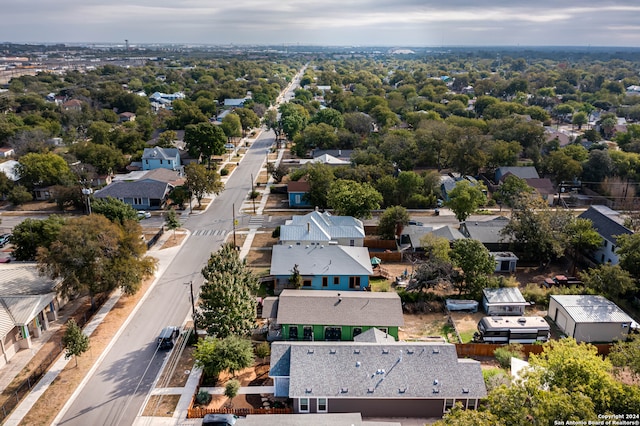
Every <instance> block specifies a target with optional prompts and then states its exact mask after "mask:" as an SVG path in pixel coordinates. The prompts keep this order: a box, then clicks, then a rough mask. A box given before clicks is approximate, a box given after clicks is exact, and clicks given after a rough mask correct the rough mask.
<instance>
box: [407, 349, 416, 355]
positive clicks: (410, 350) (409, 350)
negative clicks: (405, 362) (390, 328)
mask: <svg viewBox="0 0 640 426" xmlns="http://www.w3.org/2000/svg"><path fill="white" fill-rule="evenodd" d="M414 352H415V351H414V350H413V349H407V353H408V354H409V355H411V354H413V353H414Z"/></svg>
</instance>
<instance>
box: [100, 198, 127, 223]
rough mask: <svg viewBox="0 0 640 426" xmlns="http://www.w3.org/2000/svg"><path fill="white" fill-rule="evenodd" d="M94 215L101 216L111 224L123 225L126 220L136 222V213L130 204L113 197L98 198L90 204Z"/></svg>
mask: <svg viewBox="0 0 640 426" xmlns="http://www.w3.org/2000/svg"><path fill="white" fill-rule="evenodd" d="M91 210H92V211H93V213H94V214H101V215H103V216H104V217H106V218H107V219H109V220H110V221H111V222H114V223H118V224H120V225H123V224H124V222H125V221H126V220H138V212H137V211H136V209H134V208H133V207H131V205H130V204H127V203H125V202H124V201H120V200H118V199H116V198H113V197H107V198H98V199H96V200H94V201H93V202H92V203H91Z"/></svg>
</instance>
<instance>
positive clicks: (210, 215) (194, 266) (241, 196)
mask: <svg viewBox="0 0 640 426" xmlns="http://www.w3.org/2000/svg"><path fill="white" fill-rule="evenodd" d="M274 142H275V135H274V134H273V133H272V132H263V133H262V134H261V135H260V137H259V138H258V139H257V140H256V141H255V142H254V143H253V145H252V146H251V148H250V149H249V150H248V151H247V153H246V155H245V156H244V157H243V159H242V160H241V162H240V166H239V167H237V168H236V169H235V171H234V172H233V173H232V175H231V176H230V178H229V180H228V181H227V184H226V187H225V190H224V191H223V192H222V194H220V195H219V196H218V197H216V199H215V202H214V203H213V204H212V205H211V206H210V207H209V209H208V210H207V211H206V212H205V213H204V214H201V215H193V216H190V217H189V218H188V219H187V220H186V222H185V223H184V224H183V226H184V227H185V228H187V229H189V230H190V231H191V236H190V237H189V238H188V240H187V241H186V242H185V244H184V245H183V246H182V248H181V249H180V251H179V252H178V254H177V255H176V257H175V258H174V260H173V261H172V263H171V264H170V265H169V267H168V268H167V270H166V272H165V273H164V274H163V275H162V277H161V278H160V280H159V281H158V282H157V284H156V285H155V286H154V287H153V289H151V290H150V291H149V292H148V294H147V295H146V296H145V299H144V300H143V301H142V302H141V305H140V307H139V310H138V311H137V312H136V313H135V315H134V316H133V317H132V320H131V321H130V322H129V323H128V324H127V325H126V326H125V328H124V329H123V330H121V331H122V332H121V334H120V336H119V337H118V338H117V339H116V341H115V342H114V344H113V346H112V347H111V349H110V350H109V352H108V353H107V354H106V356H105V358H104V360H103V361H102V363H101V364H100V365H99V367H98V369H97V370H96V372H95V373H94V374H93V375H92V376H91V377H90V378H89V380H88V382H87V383H86V385H85V386H84V388H83V389H82V391H81V392H80V396H79V397H78V398H77V399H76V400H75V401H74V402H73V403H72V404H71V405H70V407H69V409H68V410H67V411H66V412H65V413H64V414H63V416H62V419H61V421H60V422H59V423H58V424H60V425H65V426H71V425H83V426H84V425H98V424H99V425H113V426H120V425H130V424H132V423H133V421H134V419H135V417H136V415H137V414H138V412H139V410H140V409H141V407H142V404H143V402H144V399H145V396H146V395H147V393H148V392H149V390H150V388H151V385H152V384H153V380H154V379H155V377H156V376H157V374H158V373H159V371H160V368H161V366H162V363H163V360H164V357H165V356H166V353H164V352H157V351H156V344H155V339H156V337H157V335H158V333H159V332H160V330H162V328H163V327H165V326H168V325H179V324H182V323H183V321H184V319H185V318H186V317H187V316H188V315H189V312H190V309H191V303H190V299H189V285H188V284H187V283H189V282H190V281H192V282H193V285H194V291H196V292H197V291H198V289H199V287H200V285H201V284H202V280H203V279H202V275H201V274H200V270H201V269H202V267H203V266H204V265H205V264H206V262H207V260H208V259H209V257H210V254H211V253H212V252H214V251H216V250H217V249H218V248H219V247H220V245H221V244H222V242H223V241H224V239H225V237H226V235H227V234H228V233H229V232H231V230H232V228H233V222H232V216H233V206H234V205H235V209H236V214H238V216H240V217H242V216H241V215H239V210H240V208H241V206H242V203H243V201H244V200H245V198H246V196H247V194H248V193H249V191H250V190H251V176H252V175H253V178H254V179H255V178H256V177H257V174H258V172H259V170H260V167H261V165H262V163H263V162H264V161H265V160H266V152H267V148H269V147H270V146H271V145H272V144H273V143H274ZM245 220H247V221H248V218H246V217H245Z"/></svg>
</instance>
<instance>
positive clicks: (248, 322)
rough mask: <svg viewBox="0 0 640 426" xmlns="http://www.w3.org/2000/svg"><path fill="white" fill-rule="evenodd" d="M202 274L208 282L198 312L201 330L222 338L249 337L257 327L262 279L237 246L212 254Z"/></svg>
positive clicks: (223, 248) (205, 284)
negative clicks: (260, 279)
mask: <svg viewBox="0 0 640 426" xmlns="http://www.w3.org/2000/svg"><path fill="white" fill-rule="evenodd" d="M202 275H203V277H204V279H205V282H204V284H203V285H202V287H201V293H200V303H199V305H198V311H197V312H196V322H197V324H198V327H202V328H204V329H206V330H207V332H208V333H209V335H211V336H215V337H218V338H225V337H227V336H230V335H247V334H249V333H250V332H251V330H252V329H253V327H254V326H255V316H256V311H255V292H256V291H257V288H258V280H257V278H256V277H255V276H253V274H252V272H251V270H250V269H249V268H247V266H246V264H245V262H244V260H241V259H240V256H239V254H238V252H237V251H236V250H235V248H234V247H233V244H225V245H223V246H222V247H221V248H220V250H218V251H217V252H215V253H212V254H211V256H210V258H209V261H208V262H207V265H206V266H205V267H204V268H203V269H202Z"/></svg>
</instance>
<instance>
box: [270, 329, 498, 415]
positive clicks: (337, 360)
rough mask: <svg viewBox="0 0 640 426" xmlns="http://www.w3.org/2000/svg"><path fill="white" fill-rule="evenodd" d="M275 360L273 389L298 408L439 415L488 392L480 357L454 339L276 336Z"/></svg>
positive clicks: (299, 410) (473, 402) (473, 403)
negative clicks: (466, 354)
mask: <svg viewBox="0 0 640 426" xmlns="http://www.w3.org/2000/svg"><path fill="white" fill-rule="evenodd" d="M270 367H271V368H270V371H269V376H270V377H272V378H273V379H274V389H275V390H274V395H275V396H276V397H288V398H291V399H293V410H294V412H295V413H350V412H353V411H357V412H359V413H361V414H362V416H363V417H419V418H427V417H442V415H443V414H444V413H445V412H447V411H448V410H450V409H451V408H452V407H453V406H454V404H456V403H460V404H462V406H463V407H465V408H467V409H476V408H477V407H478V403H479V400H480V399H482V398H484V397H486V395H487V390H486V387H485V384H484V380H483V378H482V370H481V368H480V362H478V361H474V360H471V359H458V355H457V353H456V347H455V345H453V344H449V343H431V342H384V343H380V342H358V341H355V342H295V341H293V342H292V341H287V342H274V343H273V344H272V347H271V364H270Z"/></svg>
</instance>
